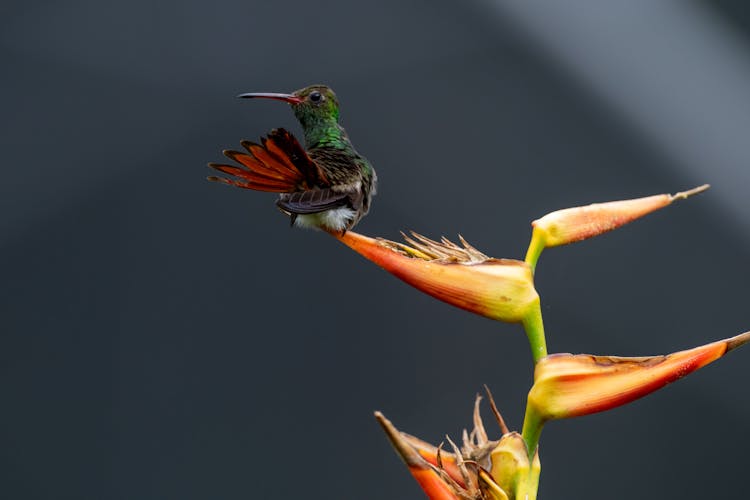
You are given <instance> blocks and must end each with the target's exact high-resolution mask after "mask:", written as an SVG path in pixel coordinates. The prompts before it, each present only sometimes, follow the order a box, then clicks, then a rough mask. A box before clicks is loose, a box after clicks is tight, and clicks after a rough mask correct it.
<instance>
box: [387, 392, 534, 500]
mask: <svg viewBox="0 0 750 500" xmlns="http://www.w3.org/2000/svg"><path fill="white" fill-rule="evenodd" d="M487 394H488V395H489V397H490V405H491V408H492V410H493V413H494V414H495V417H496V418H497V420H498V424H499V425H500V429H501V430H502V432H503V436H502V438H501V439H500V440H498V441H492V440H490V439H489V438H488V437H487V432H486V431H485V428H484V424H483V423H482V418H481V416H480V414H479V403H480V401H481V397H480V396H477V399H476V401H475V404H474V429H473V430H472V431H471V433H468V432H467V431H466V430H464V432H463V445H462V447H461V448H459V447H458V446H457V445H456V444H455V443H453V441H451V439H450V438H449V437H447V436H446V439H447V440H448V442H449V444H450V446H451V448H452V449H453V452H452V453H451V452H447V451H445V450H444V449H443V445H442V444H441V445H440V446H437V447H436V446H433V445H431V444H429V443H426V442H425V441H422V440H421V439H418V438H415V437H413V436H410V435H408V434H406V433H403V432H399V431H398V430H397V429H396V428H395V427H394V426H393V424H392V423H391V422H390V421H389V420H388V419H386V418H385V417H384V416H383V414H382V413H380V412H376V413H375V418H376V419H377V420H378V422H380V425H381V426H382V427H383V429H384V430H385V432H386V434H387V436H388V439H389V440H390V441H391V444H392V445H393V447H394V449H395V450H396V452H397V453H398V454H399V456H400V457H401V459H402V460H403V461H404V463H405V464H406V465H407V467H408V468H409V471H410V472H411V474H412V476H413V477H414V478H415V479H416V480H417V482H418V483H419V485H420V486H421V487H422V490H423V491H424V492H425V493H426V494H427V496H428V498H430V499H433V500H435V499H441V500H442V499H445V500H454V499H456V500H469V499H471V500H509V499H513V498H528V499H529V500H533V499H534V498H535V497H536V489H537V486H538V480H539V472H540V467H539V457H538V455H537V456H536V457H535V458H534V460H532V461H531V463H530V461H529V458H528V453H527V451H526V444H525V443H524V441H523V439H522V438H521V436H520V435H519V434H518V433H516V432H509V431H508V428H507V426H506V425H505V422H504V421H503V419H502V417H501V416H500V412H498V411H497V407H496V406H495V403H494V401H492V396H491V394H490V393H489V391H488V392H487ZM519 493H522V495H519Z"/></svg>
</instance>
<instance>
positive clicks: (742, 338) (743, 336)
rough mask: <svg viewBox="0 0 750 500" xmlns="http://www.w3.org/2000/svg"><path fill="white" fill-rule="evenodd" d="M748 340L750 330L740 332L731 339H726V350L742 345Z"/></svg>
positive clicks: (749, 340) (749, 338)
mask: <svg viewBox="0 0 750 500" xmlns="http://www.w3.org/2000/svg"><path fill="white" fill-rule="evenodd" d="M748 342H750V332H745V333H740V334H739V335H737V336H735V337H732V338H731V339H727V352H729V351H731V350H733V349H737V348H738V347H742V346H743V345H745V344H747V343H748Z"/></svg>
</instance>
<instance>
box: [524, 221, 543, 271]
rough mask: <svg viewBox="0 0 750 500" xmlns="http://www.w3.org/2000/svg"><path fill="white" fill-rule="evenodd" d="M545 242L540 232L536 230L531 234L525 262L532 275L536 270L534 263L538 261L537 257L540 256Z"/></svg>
mask: <svg viewBox="0 0 750 500" xmlns="http://www.w3.org/2000/svg"><path fill="white" fill-rule="evenodd" d="M546 244H547V242H546V241H545V237H544V234H543V233H542V232H541V231H537V229H536V228H534V230H533V231H532V233H531V241H530V242H529V248H528V250H526V258H525V259H524V262H526V263H527V264H528V265H529V267H531V273H532V274H533V273H534V271H535V270H536V262H537V260H539V256H540V255H542V250H544V248H545V246H546Z"/></svg>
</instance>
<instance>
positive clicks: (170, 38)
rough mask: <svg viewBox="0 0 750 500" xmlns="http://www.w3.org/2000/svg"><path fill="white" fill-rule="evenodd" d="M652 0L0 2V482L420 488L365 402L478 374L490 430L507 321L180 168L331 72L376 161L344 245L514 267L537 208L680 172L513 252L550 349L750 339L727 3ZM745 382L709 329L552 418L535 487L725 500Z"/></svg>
mask: <svg viewBox="0 0 750 500" xmlns="http://www.w3.org/2000/svg"><path fill="white" fill-rule="evenodd" d="M658 3H659V4H660V7H658V12H651V11H650V10H649V9H655V8H656V7H654V6H653V5H650V3H648V2H632V3H628V6H627V7H623V5H619V7H615V6H614V3H613V7H612V8H613V10H607V9H605V8H602V4H601V2H593V1H584V0H578V1H576V2H569V3H568V2H566V3H565V5H566V6H567V7H566V8H565V10H564V11H562V9H561V8H560V7H559V6H558V7H556V9H557V10H555V8H553V7H551V6H549V8H547V7H541V6H540V4H534V5H528V4H526V2H520V1H512V2H511V1H509V2H507V3H506V2H500V1H498V2H496V3H494V4H493V3H492V2H489V1H482V0H476V1H473V2H455V3H454V2H447V1H439V2H435V1H426V0H425V1H420V2H398V1H394V0H385V1H380V2H366V3H360V2H344V1H333V0H331V1H322V2H301V1H297V0H292V1H286V2H270V1H269V2H256V1H243V2H239V1H233V0H218V1H214V2H158V3H153V2H147V1H143V0H134V1H130V2H98V1H84V0H72V1H69V2H36V3H29V2H5V3H3V5H2V7H0V57H2V77H1V78H0V81H1V82H2V93H1V94H0V100H1V101H2V113H1V114H0V120H1V121H2V131H3V132H2V136H0V147H2V151H3V160H4V161H3V164H4V168H3V180H2V182H0V207H1V210H0V256H1V258H2V260H1V262H2V263H1V264H0V280H1V282H2V287H1V288H0V293H1V294H2V297H1V298H0V395H1V396H2V399H1V401H2V404H1V406H0V450H2V451H1V452H0V460H1V462H0V471H2V472H0V496H2V498H8V499H16V498H18V499H22V498H23V499H41V498H76V499H81V498H91V499H95V498H96V499H100V498H122V499H134V498H138V499H167V498H169V499H209V498H216V499H241V498H243V499H246V498H282V499H286V498H342V499H350V498H362V499H384V498H387V499H391V498H404V499H409V498H420V497H421V495H422V494H421V493H420V491H419V489H418V487H417V485H416V483H414V482H413V480H412V479H411V477H410V476H409V475H408V473H407V471H406V469H405V468H404V467H403V466H402V465H401V464H400V462H399V460H398V458H397V457H396V455H395V454H394V453H393V451H392V450H391V449H390V447H389V445H388V443H387V441H386V439H385V437H384V436H383V435H382V433H381V431H380V429H379V427H378V426H377V424H376V422H375V421H374V419H373V418H372V411H373V410H375V409H380V410H382V411H384V412H385V414H386V415H387V416H389V417H390V418H391V419H392V420H393V421H394V423H395V424H396V425H397V426H399V427H400V428H401V429H403V430H406V431H408V432H411V433H413V434H416V435H418V436H421V437H423V438H425V439H427V440H430V441H433V442H440V441H442V440H443V439H444V438H443V436H444V434H445V433H450V434H451V435H452V436H453V437H458V436H459V432H460V429H462V428H463V427H465V426H469V425H470V423H471V420H470V411H471V405H472V402H473V399H474V394H475V392H477V391H478V390H480V389H481V386H482V384H484V383H487V384H489V385H490V387H491V388H492V389H493V390H494V393H495V398H496V400H497V402H498V405H499V406H500V408H501V409H502V410H503V411H504V413H505V416H506V419H507V421H508V422H509V424H510V425H511V426H512V427H513V428H516V429H520V427H521V423H522V416H523V410H524V404H525V394H526V392H527V391H528V388H529V386H530V383H531V377H532V366H531V358H530V355H529V352H528V348H527V344H526V339H525V337H524V335H523V334H522V331H521V329H520V327H519V326H517V325H505V324H498V323H494V322H491V321H488V320H486V319H483V318H479V317H475V316H472V315H470V314H468V313H466V312H463V311H460V310H457V309H454V308H451V307H448V306H446V305H444V304H442V303H439V302H437V301H435V300H433V299H431V298H429V297H427V296H425V295H422V294H420V293H418V292H417V291H415V290H413V289H411V288H409V287H408V286H406V285H404V284H402V283H400V282H399V281H397V280H396V279H395V278H393V277H392V276H390V275H388V274H386V273H385V272H383V271H381V270H379V269H378V268H376V267H375V266H373V265H372V264H370V263H368V262H366V261H365V260H363V259H362V258H360V257H359V256H357V255H356V254H354V253H353V252H351V251H349V250H347V249H345V248H344V247H343V246H342V245H340V244H338V243H337V242H335V241H334V240H332V239H331V238H329V237H327V236H326V235H324V234H322V233H315V232H310V231H300V230H290V229H289V228H288V227H287V221H286V219H285V218H284V217H283V216H282V215H280V214H279V213H278V212H277V211H276V210H275V208H274V206H273V199H274V196H273V195H268V194H262V193H253V192H249V191H244V190H238V189H229V188H227V187H225V186H219V185H215V184H210V183H208V182H206V181H205V180H204V179H205V176H206V175H207V174H209V171H208V169H207V168H206V167H205V164H206V163H207V162H209V161H217V160H220V159H221V156H220V151H221V150H222V149H225V148H237V147H238V145H239V141H240V140H241V139H243V138H246V139H256V138H257V137H258V136H260V135H261V134H263V133H265V132H266V131H267V130H269V129H270V128H273V127H279V126H284V127H290V128H291V129H293V130H295V131H296V132H298V131H299V128H298V126H297V125H296V123H295V121H294V118H293V116H292V114H291V112H290V110H289V109H288V107H287V106H285V105H282V104H280V103H276V102H240V101H238V100H236V99H234V97H233V96H234V95H236V94H237V93H239V92H246V91H291V90H293V89H295V88H299V87H302V86H305V85H308V84H312V83H318V82H324V83H328V84H330V85H331V86H333V87H334V88H335V89H336V91H337V92H338V95H339V98H340V100H341V102H342V104H343V111H342V118H343V123H344V125H345V126H346V128H347V130H348V131H349V133H350V136H351V137H352V139H353V141H354V142H355V144H356V146H357V148H358V149H359V150H360V151H361V152H362V153H364V154H365V155H366V156H368V157H369V159H370V160H371V161H372V162H373V164H374V165H375V166H376V168H377V171H378V174H379V176H380V180H381V182H380V194H379V195H378V196H377V198H376V199H375V203H374V209H373V210H372V212H371V214H370V215H369V216H368V218H366V219H365V220H364V221H363V222H362V223H361V224H360V225H359V226H358V230H359V231H361V232H363V233H366V234H370V235H381V236H385V237H389V238H397V237H398V231H399V230H402V229H414V230H417V231H420V232H422V233H424V234H426V235H428V236H432V237H439V236H440V235H447V236H450V237H453V236H455V235H456V233H459V232H460V233H461V234H463V235H464V236H465V237H466V238H467V239H468V240H469V241H470V242H472V243H473V244H474V245H475V246H477V247H478V248H480V249H481V250H483V251H485V252H486V253H489V254H491V255H493V256H498V257H516V258H522V257H523V253H524V251H525V247H526V244H527V241H528V237H529V235H530V227H529V222H530V221H531V220H533V219H534V218H537V217H539V216H541V215H543V214H544V213H546V212H548V211H551V210H554V209H557V208H562V207H567V206H573V205H580V204H587V203H590V202H594V201H606V200H612V199H621V198H628V197H636V196H644V195H649V194H655V193H661V192H674V191H677V190H682V189H686V188H690V187H692V186H695V185H697V184H701V183H704V182H709V183H711V184H713V186H714V187H713V189H712V190H711V191H709V192H708V193H706V194H705V195H702V196H700V197H698V198H695V199H691V200H689V201H688V202H683V203H681V204H679V205H676V206H673V207H670V208H668V209H666V210H664V211H662V212H660V213H657V214H655V215H652V216H649V217H648V218H646V219H644V220H642V221H639V222H638V223H636V224H633V225H631V226H628V227H626V228H624V229H622V230H620V231H618V232H615V233H611V234H609V235H606V236H604V237H601V238H598V239H596V240H593V241H590V242H587V243H585V244H580V245H575V246H570V247H564V248H560V249H555V250H550V251H548V252H546V253H545V254H544V256H543V257H542V260H541V262H540V265H539V267H538V278H537V287H538V289H539V291H540V293H541V294H542V300H543V309H544V314H545V321H546V326H547V331H548V342H549V346H550V350H551V351H552V352H559V351H570V352H589V353H596V354H617V355H645V354H657V353H665V352H671V351H676V350H680V349H684V348H688V347H692V346H695V345H699V344H703V343H706V342H709V341H712V340H715V339H719V338H724V337H728V336H732V335H735V334H737V333H740V332H742V331H744V330H746V329H748V328H750V315H749V314H748V310H747V298H748V291H749V290H750V284H748V281H749V278H750V271H749V270H748V265H747V262H748V248H749V245H750V237H749V236H748V235H749V234H750V231H749V229H748V228H750V202H749V201H747V199H746V197H745V195H746V190H747V187H748V183H747V180H748V164H749V163H750V162H749V161H748V160H750V152H748V149H747V148H748V145H747V141H746V138H747V132H748V130H750V128H748V127H746V126H745V125H747V124H748V123H750V112H748V103H749V102H750V96H748V95H747V94H748V89H750V85H746V83H747V82H748V81H750V79H748V78H747V75H748V74H750V73H749V72H748V71H746V70H747V66H748V64H749V63H748V54H750V51H748V47H749V46H750V45H748V38H747V30H748V28H749V27H750V14H748V11H747V9H746V8H744V7H743V5H742V4H743V2H739V1H731V0H726V1H724V2H720V3H719V4H717V5H714V6H711V7H709V6H708V5H707V4H695V3H688V2H683V3H677V2H672V3H670V2H667V3H661V2H658ZM525 4H526V7H524V5H525ZM662 5H663V6H662ZM597 6H598V7H597ZM524 9H526V10H524ZM617 9H619V10H620V11H623V10H626V11H627V12H625V13H622V12H620V13H618V11H617ZM670 9H671V10H670ZM708 9H711V10H708ZM685 12H688V14H687V17H686V18H685V19H688V18H689V19H691V20H692V21H691V22H693V21H694V22H695V23H696V24H695V26H698V27H699V28H700V29H699V28H696V27H695V26H694V25H693V24H690V23H687V21H685V22H683V17H681V16H682V15H686V14H685ZM615 14H617V15H615ZM626 14H627V15H626ZM702 27H706V30H707V31H706V33H708V34H706V33H703V32H702V31H700V30H701V29H703V28H702ZM681 30H682V31H681ZM686 34H688V35H690V36H689V37H685V35H686ZM717 34H718V35H719V36H718V40H719V42H716V40H717V38H716V36H714V35H717ZM681 37H684V38H681ZM688 39H689V40H691V42H690V43H691V44H692V45H690V46H687V45H686V43H687V42H685V41H684V40H688ZM717 43H718V45H717ZM716 54H719V55H720V57H717V56H716ZM749 376H750V350H740V351H739V352H737V353H733V354H731V355H730V356H729V357H728V358H726V359H723V360H721V361H720V362H718V363H716V364H715V365H712V366H710V367H708V368H706V369H704V370H703V371H701V372H700V373H698V374H695V375H693V376H691V377H688V378H687V379H685V380H683V381H680V382H679V383H677V384H675V385H673V386H670V387H668V388H666V389H665V390H663V391H661V392H658V393H656V394H655V395H652V396H649V397H647V398H645V399H643V400H641V401H638V402H636V403H634V404H631V405H629V406H626V407H623V408H620V409H617V410H615V411H612V412H609V413H606V414H600V415H596V416H591V417H586V418H580V419H575V420H570V421H564V422H554V423H552V424H550V425H549V426H548V428H547V429H546V430H545V432H544V434H543V438H542V443H541V457H542V464H543V473H542V477H541V487H540V498H559V499H565V498H577V499H587V498H590V499H600V498H633V497H637V498H702V497H710V498H723V497H727V498H738V497H741V496H743V495H744V491H745V490H746V483H745V481H746V479H747V466H748V460H749V459H748V456H747V453H746V449H747V448H748V447H749V446H750V432H748V428H747V425H748V419H750V391H748V390H747V380H748V377H749ZM490 428H493V427H492V425H490Z"/></svg>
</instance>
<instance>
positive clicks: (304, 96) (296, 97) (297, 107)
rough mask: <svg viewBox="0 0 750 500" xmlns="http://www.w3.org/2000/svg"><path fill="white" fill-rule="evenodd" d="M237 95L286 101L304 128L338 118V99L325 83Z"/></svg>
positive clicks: (336, 120)
mask: <svg viewBox="0 0 750 500" xmlns="http://www.w3.org/2000/svg"><path fill="white" fill-rule="evenodd" d="M237 97H242V98H265V99H276V100H278V101H284V102H288V103H289V104H290V105H291V106H292V110H293V111H294V115H295V116H296V117H297V119H298V120H299V121H300V123H301V124H302V126H303V127H304V128H306V129H307V128H311V127H316V126H320V125H323V124H325V123H330V122H334V123H338V120H339V100H338V99H337V98H336V94H335V93H334V92H333V90H332V89H331V88H329V87H327V86H325V85H311V86H309V87H305V88H303V89H299V90H295V91H294V92H292V93H291V94H275V93H267V92H250V93H247V94H240V95H239V96H237Z"/></svg>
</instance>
